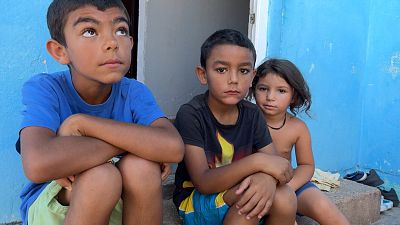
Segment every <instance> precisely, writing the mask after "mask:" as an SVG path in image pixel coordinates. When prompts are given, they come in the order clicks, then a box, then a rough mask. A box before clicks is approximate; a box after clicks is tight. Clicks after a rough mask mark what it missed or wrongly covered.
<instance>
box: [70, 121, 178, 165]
mask: <svg viewBox="0 0 400 225" xmlns="http://www.w3.org/2000/svg"><path fill="white" fill-rule="evenodd" d="M67 120H70V123H71V126H73V127H76V129H78V130H80V132H81V133H83V135H84V136H89V137H94V138H97V139H100V140H103V141H105V142H108V143H110V144H112V145H114V146H116V147H118V148H120V149H124V150H126V151H128V152H130V153H132V154H134V155H137V156H139V157H142V158H144V159H148V160H151V161H155V162H169V163H173V162H180V161H181V160H182V158H183V153H184V147H183V142H182V139H181V137H180V135H179V133H178V131H177V130H176V129H175V127H174V126H173V125H172V124H171V123H170V122H169V121H168V119H166V118H159V119H157V120H155V121H154V122H153V123H152V124H151V125H150V126H142V125H137V124H132V123H124V122H119V121H115V120H110V119H104V118H99V117H93V116H89V115H84V114H75V115H73V116H71V117H69V118H68V119H67ZM64 123H65V122H64Z"/></svg>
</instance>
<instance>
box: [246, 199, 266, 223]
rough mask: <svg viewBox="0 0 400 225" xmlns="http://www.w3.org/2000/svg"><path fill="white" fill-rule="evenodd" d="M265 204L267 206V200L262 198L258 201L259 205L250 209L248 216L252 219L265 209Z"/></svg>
mask: <svg viewBox="0 0 400 225" xmlns="http://www.w3.org/2000/svg"><path fill="white" fill-rule="evenodd" d="M264 206H265V201H264V200H262V199H261V200H260V201H259V202H258V203H257V205H256V206H255V207H254V208H253V209H252V210H251V211H250V213H248V214H247V216H246V218H247V219H251V218H253V217H255V216H258V215H259V214H260V213H261V212H262V210H264Z"/></svg>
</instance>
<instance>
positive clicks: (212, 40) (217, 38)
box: [200, 29, 257, 68]
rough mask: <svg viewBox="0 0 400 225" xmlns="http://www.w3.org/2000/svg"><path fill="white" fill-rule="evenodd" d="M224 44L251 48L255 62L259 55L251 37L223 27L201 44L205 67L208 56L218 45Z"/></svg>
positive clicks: (204, 66) (202, 62) (202, 59)
mask: <svg viewBox="0 0 400 225" xmlns="http://www.w3.org/2000/svg"><path fill="white" fill-rule="evenodd" d="M224 44H228V45H236V46H240V47H244V48H247V49H249V50H250V51H251V54H252V55H253V60H254V62H253V63H254V64H255V62H256V57H257V55H256V49H255V48H254V45H253V43H252V42H251V41H250V39H249V38H248V37H246V36H245V35H243V34H242V33H241V32H239V31H237V30H233V29H223V30H218V31H216V32H214V33H213V34H212V35H211V36H209V37H208V38H207V39H206V40H205V41H204V43H203V45H201V54H200V64H201V66H202V67H203V68H206V61H207V59H208V57H210V54H211V51H212V49H213V48H214V47H215V46H217V45H224ZM254 64H253V66H254Z"/></svg>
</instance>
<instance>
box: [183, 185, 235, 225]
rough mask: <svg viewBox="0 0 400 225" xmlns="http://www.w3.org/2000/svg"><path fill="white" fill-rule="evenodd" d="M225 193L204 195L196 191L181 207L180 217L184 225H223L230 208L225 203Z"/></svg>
mask: <svg viewBox="0 0 400 225" xmlns="http://www.w3.org/2000/svg"><path fill="white" fill-rule="evenodd" d="M224 194H225V192H221V193H216V194H211V195H202V194H200V193H199V192H198V191H196V190H194V191H193V192H192V194H190V196H189V197H187V198H186V199H185V200H183V201H182V202H181V204H180V205H179V215H180V216H181V217H182V219H183V222H184V225H196V224H207V225H221V224H222V223H223V221H224V217H225V214H226V213H227V212H228V209H229V206H228V205H227V204H226V203H225V202H224V199H223V196H224Z"/></svg>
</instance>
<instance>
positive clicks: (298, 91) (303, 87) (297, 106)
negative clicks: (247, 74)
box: [249, 59, 311, 116]
mask: <svg viewBox="0 0 400 225" xmlns="http://www.w3.org/2000/svg"><path fill="white" fill-rule="evenodd" d="M268 74H272V75H277V76H279V77H281V78H282V79H284V80H285V81H286V82H287V83H288V84H289V85H290V87H292V88H293V102H292V103H290V105H289V109H290V111H291V112H292V113H293V115H294V116H296V114H297V113H299V112H301V111H304V112H305V113H306V114H307V115H308V116H310V114H309V110H310V107H311V93H310V89H309V87H308V85H307V83H306V81H305V80H304V77H303V75H302V74H301V72H300V70H299V69H298V68H297V67H296V65H294V64H293V63H292V62H290V61H289V60H286V59H268V60H267V61H265V62H264V63H262V64H261V65H260V66H258V68H257V73H256V76H255V77H254V79H253V83H252V85H251V88H250V91H249V96H250V97H255V91H256V86H257V83H258V81H259V80H260V78H262V77H265V76H267V75H268Z"/></svg>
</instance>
